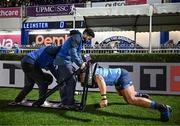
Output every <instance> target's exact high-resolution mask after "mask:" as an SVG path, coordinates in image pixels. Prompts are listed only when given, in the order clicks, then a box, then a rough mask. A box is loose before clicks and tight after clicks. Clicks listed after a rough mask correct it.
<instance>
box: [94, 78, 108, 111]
mask: <svg viewBox="0 0 180 126" xmlns="http://www.w3.org/2000/svg"><path fill="white" fill-rule="evenodd" d="M95 78H96V83H97V85H98V87H99V90H100V94H101V102H100V106H101V108H105V107H106V106H107V97H106V91H107V89H106V83H105V81H104V78H103V77H102V76H101V75H96V77H95Z"/></svg>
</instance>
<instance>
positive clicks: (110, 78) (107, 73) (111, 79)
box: [95, 67, 121, 86]
mask: <svg viewBox="0 0 180 126" xmlns="http://www.w3.org/2000/svg"><path fill="white" fill-rule="evenodd" d="M95 74H96V75H98V74H100V75H101V76H102V77H103V78H104V81H105V82H106V85H107V86H113V85H115V84H116V83H117V81H118V79H119V77H120V76H121V68H103V67H100V68H97V69H96V73H95Z"/></svg>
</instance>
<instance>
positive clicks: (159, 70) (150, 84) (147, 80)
mask: <svg viewBox="0 0 180 126" xmlns="http://www.w3.org/2000/svg"><path fill="white" fill-rule="evenodd" d="M140 90H158V91H166V66H140Z"/></svg>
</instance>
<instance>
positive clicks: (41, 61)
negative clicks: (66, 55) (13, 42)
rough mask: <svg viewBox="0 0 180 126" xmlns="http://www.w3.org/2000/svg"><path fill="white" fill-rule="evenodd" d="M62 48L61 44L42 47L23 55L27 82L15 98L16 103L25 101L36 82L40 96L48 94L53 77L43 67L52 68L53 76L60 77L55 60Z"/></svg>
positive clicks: (22, 61) (23, 67) (22, 64)
mask: <svg viewBox="0 0 180 126" xmlns="http://www.w3.org/2000/svg"><path fill="white" fill-rule="evenodd" d="M60 48H61V46H47V47H42V48H40V49H38V50H36V51H33V52H30V53H28V54H27V55H26V56H24V57H23V59H22V60H21V66H22V69H23V72H24V73H25V77H26V79H27V83H26V84H25V86H24V88H23V89H22V91H21V92H20V93H19V94H18V96H17V97H16V98H15V102H16V103H20V102H22V101H23V99H24V98H25V97H26V95H27V94H28V93H29V92H30V91H31V90H32V89H33V86H34V84H35V83H36V84H37V85H38V87H39V98H41V97H42V96H44V95H45V94H46V92H47V90H48V85H49V84H51V83H52V81H53V77H52V76H51V75H50V74H48V73H45V72H43V71H42V68H44V69H46V70H50V72H51V73H52V74H53V76H54V77H55V78H58V73H57V70H56V69H55V67H54V65H53V62H54V58H55V57H56V54H57V53H58V52H59V50H60Z"/></svg>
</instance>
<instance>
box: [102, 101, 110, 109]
mask: <svg viewBox="0 0 180 126" xmlns="http://www.w3.org/2000/svg"><path fill="white" fill-rule="evenodd" d="M107 104H108V101H107V99H106V100H101V103H100V106H101V108H103V109H105V108H106V107H107Z"/></svg>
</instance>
